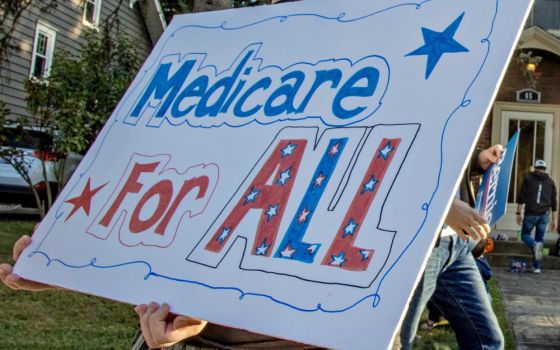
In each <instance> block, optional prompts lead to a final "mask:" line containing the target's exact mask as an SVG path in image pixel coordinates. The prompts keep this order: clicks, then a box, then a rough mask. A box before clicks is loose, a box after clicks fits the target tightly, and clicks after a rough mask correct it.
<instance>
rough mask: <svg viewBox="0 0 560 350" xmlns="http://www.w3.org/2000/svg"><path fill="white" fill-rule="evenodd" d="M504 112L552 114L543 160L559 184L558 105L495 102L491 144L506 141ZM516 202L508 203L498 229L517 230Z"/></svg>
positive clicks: (559, 114)
mask: <svg viewBox="0 0 560 350" xmlns="http://www.w3.org/2000/svg"><path fill="white" fill-rule="evenodd" d="M504 112H506V113H507V112H511V113H546V114H551V115H552V121H551V125H550V126H551V127H552V130H545V135H546V136H545V137H547V138H549V139H548V140H546V141H545V142H550V143H551V147H550V148H549V149H550V154H547V151H546V149H547V146H546V145H545V161H546V162H547V164H549V166H548V171H549V174H550V176H551V177H552V179H553V180H554V182H555V183H556V185H557V187H558V185H559V181H558V180H559V178H558V176H559V174H560V172H559V170H558V166H560V149H559V146H560V143H559V139H560V123H558V122H557V121H558V120H560V119H559V118H560V105H551V104H529V103H515V102H495V103H494V107H493V110H492V135H491V141H492V144H496V143H501V144H505V143H507V139H505V138H507V125H504V123H505V121H504V118H503V115H504ZM516 210H517V204H515V203H508V204H507V211H506V214H505V215H504V217H503V218H502V219H501V220H500V221H498V223H497V224H496V228H497V229H498V230H507V231H517V230H519V229H520V227H519V226H518V225H517V223H516V222H515V211H516Z"/></svg>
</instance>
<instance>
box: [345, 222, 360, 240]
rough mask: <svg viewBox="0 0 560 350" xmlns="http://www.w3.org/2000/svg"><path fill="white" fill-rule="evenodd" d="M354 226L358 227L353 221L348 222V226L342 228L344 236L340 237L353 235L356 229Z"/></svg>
mask: <svg viewBox="0 0 560 350" xmlns="http://www.w3.org/2000/svg"><path fill="white" fill-rule="evenodd" d="M356 226H358V224H356V223H355V222H354V219H350V221H348V225H346V227H345V228H344V234H343V235H342V237H346V236H348V235H354V230H355V229H356Z"/></svg>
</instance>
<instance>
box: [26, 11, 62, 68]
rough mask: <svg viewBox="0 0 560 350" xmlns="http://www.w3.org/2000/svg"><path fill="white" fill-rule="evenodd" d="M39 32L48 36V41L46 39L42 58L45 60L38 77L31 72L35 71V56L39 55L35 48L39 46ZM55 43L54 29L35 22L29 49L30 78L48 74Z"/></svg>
mask: <svg viewBox="0 0 560 350" xmlns="http://www.w3.org/2000/svg"><path fill="white" fill-rule="evenodd" d="M40 34H42V35H45V36H46V37H47V38H48V41H47V47H46V53H45V55H44V58H45V60H46V63H45V70H44V72H43V76H40V77H38V76H36V75H34V74H33V73H34V71H35V65H36V64H37V56H38V55H39V53H38V52H37V49H38V47H39V35H40ZM55 43H56V30H55V29H54V28H53V27H51V26H49V25H47V24H44V23H41V22H37V25H36V26H35V36H34V38H33V50H32V51H31V67H30V69H29V78H30V79H31V78H35V79H43V78H46V77H48V76H49V74H50V71H51V66H52V62H53V57H54V46H55ZM41 55H42V54H41Z"/></svg>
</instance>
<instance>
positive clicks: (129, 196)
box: [88, 154, 218, 247]
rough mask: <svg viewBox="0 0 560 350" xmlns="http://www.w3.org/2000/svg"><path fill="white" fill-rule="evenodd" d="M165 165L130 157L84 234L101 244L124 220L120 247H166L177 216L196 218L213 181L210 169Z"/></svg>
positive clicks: (158, 159) (162, 159)
mask: <svg viewBox="0 0 560 350" xmlns="http://www.w3.org/2000/svg"><path fill="white" fill-rule="evenodd" d="M169 160H170V156H168V155H159V156H153V157H147V156H141V155H137V154H136V155H134V156H133V157H132V160H131V162H130V163H129V165H128V167H127V169H126V171H125V174H123V176H122V177H121V182H120V183H119V185H118V186H117V188H116V189H115V191H114V193H113V195H112V196H111V197H110V198H109V200H108V201H107V203H106V204H105V206H104V208H103V209H102V210H101V212H100V213H99V215H98V217H97V218H96V219H95V221H94V224H92V225H91V226H90V227H89V228H88V233H90V234H92V235H94V236H96V237H97V238H101V239H106V238H107V237H108V236H109V234H110V233H111V230H112V228H113V227H115V226H118V225H117V223H118V222H119V221H124V223H123V224H121V228H123V227H122V226H124V229H122V232H120V234H119V239H120V240H121V242H122V243H123V244H125V245H129V246H133V245H138V244H143V245H151V246H159V247H166V246H169V245H170V244H171V242H172V241H173V238H174V237H175V233H176V230H177V228H178V225H179V223H180V221H181V219H182V218H183V215H185V214H186V213H188V214H189V215H190V217H192V216H194V215H198V214H200V213H202V212H203V211H204V209H205V208H206V205H207V203H208V201H209V199H210V197H211V195H212V193H213V191H214V188H215V186H216V181H217V180H218V167H217V166H216V165H214V164H209V165H200V166H196V167H192V168H189V169H187V171H186V172H184V173H179V172H177V171H176V170H175V169H167V168H166V164H167V163H168V162H169ZM127 208H129V209H132V212H130V213H129V212H128V211H127Z"/></svg>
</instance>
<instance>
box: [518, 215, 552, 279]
mask: <svg viewBox="0 0 560 350" xmlns="http://www.w3.org/2000/svg"><path fill="white" fill-rule="evenodd" d="M548 216H549V215H548V213H546V214H543V215H526V216H525V217H524V218H523V225H521V239H522V240H523V242H525V244H526V245H527V246H528V247H529V248H531V250H532V251H533V267H534V268H535V269H540V268H541V262H540V261H537V259H535V242H541V243H542V242H543V241H544V233H545V232H546V227H547V226H548ZM533 228H535V239H533V236H532V235H531V231H533Z"/></svg>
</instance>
